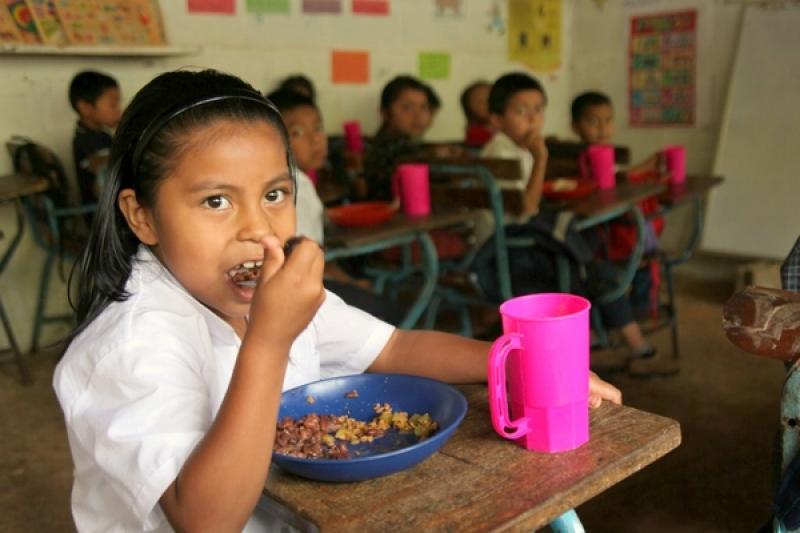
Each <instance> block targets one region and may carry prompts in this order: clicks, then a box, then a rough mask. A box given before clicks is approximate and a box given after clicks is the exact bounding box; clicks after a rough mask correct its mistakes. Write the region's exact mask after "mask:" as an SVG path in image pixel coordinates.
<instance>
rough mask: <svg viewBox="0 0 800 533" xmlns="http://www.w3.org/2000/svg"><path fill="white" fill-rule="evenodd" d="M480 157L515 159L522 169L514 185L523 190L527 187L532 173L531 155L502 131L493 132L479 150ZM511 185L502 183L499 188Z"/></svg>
mask: <svg viewBox="0 0 800 533" xmlns="http://www.w3.org/2000/svg"><path fill="white" fill-rule="evenodd" d="M481 157H498V158H501V159H516V160H518V161H519V162H520V167H521V169H522V176H521V178H522V179H520V180H519V181H518V182H514V183H516V184H517V185H516V186H517V187H519V186H521V187H522V188H523V189H524V188H525V186H526V185H528V181H530V179H531V172H533V154H532V153H531V151H530V150H528V149H527V148H523V147H521V146H519V145H518V144H517V143H515V142H514V141H512V140H511V137H509V136H508V135H506V134H505V133H503V132H502V131H498V132H495V134H494V136H492V140H490V141H489V142H488V143H486V145H485V146H484V147H483V149H482V150H481ZM513 186H514V185H512V184H511V183H503V184H501V185H500V188H501V189H502V188H510V187H513Z"/></svg>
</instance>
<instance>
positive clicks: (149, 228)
mask: <svg viewBox="0 0 800 533" xmlns="http://www.w3.org/2000/svg"><path fill="white" fill-rule="evenodd" d="M117 205H118V206H119V210H120V211H121V212H122V216H124V217H125V220H126V221H127V222H128V227H129V228H131V231H133V233H135V234H136V236H137V237H138V238H139V240H140V241H142V243H144V244H146V245H148V246H155V245H156V244H158V234H157V232H156V229H155V224H154V223H153V215H152V213H151V212H150V210H149V209H147V208H146V207H144V206H142V205H141V204H139V202H138V200H136V192H134V190H133V189H122V190H121V191H120V192H119V196H117Z"/></svg>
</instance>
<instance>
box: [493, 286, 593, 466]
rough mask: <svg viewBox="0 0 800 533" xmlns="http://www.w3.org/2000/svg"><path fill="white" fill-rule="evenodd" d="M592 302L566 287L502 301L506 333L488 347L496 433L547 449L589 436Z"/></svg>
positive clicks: (558, 448) (572, 444)
mask: <svg viewBox="0 0 800 533" xmlns="http://www.w3.org/2000/svg"><path fill="white" fill-rule="evenodd" d="M590 308H591V304H590V303H589V301H588V300H586V299H585V298H581V297H580V296H575V295H573V294H566V293H543V294H531V295H528V296H520V297H518V298H513V299H511V300H508V301H506V302H505V303H503V304H502V305H501V306H500V315H501V317H502V319H503V331H504V334H503V335H502V336H501V337H500V338H498V339H497V340H496V341H495V342H494V344H493V345H492V349H491V351H490V352H489V363H488V373H489V410H490V412H491V416H492V426H494V429H495V431H496V432H497V433H498V434H499V435H500V436H501V437H504V438H506V439H512V440H514V441H516V443H517V444H519V445H520V446H522V447H523V448H525V449H527V450H536V451H539V452H550V453H552V452H563V451H567V450H573V449H575V448H577V447H578V446H580V445H582V444H583V443H585V442H587V441H588V440H589V404H588V401H589V309H590ZM506 363H508V372H506ZM506 376H508V391H506ZM509 396H510V397H511V401H510V403H511V414H512V415H513V416H514V418H513V419H511V417H510V416H509V409H508V404H509V398H508V397H509Z"/></svg>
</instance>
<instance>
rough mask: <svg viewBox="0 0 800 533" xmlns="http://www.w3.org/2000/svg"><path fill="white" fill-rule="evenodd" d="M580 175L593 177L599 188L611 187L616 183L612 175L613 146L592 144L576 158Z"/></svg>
mask: <svg viewBox="0 0 800 533" xmlns="http://www.w3.org/2000/svg"><path fill="white" fill-rule="evenodd" d="M578 164H579V165H580V170H581V177H582V178H590V179H593V180H594V181H595V182H596V183H597V187H598V188H599V189H611V188H613V187H614V186H615V185H616V184H617V180H616V178H615V177H614V147H613V146H611V145H610V144H593V145H591V146H589V147H588V148H587V149H586V150H584V151H583V152H582V153H581V155H580V156H579V158H578Z"/></svg>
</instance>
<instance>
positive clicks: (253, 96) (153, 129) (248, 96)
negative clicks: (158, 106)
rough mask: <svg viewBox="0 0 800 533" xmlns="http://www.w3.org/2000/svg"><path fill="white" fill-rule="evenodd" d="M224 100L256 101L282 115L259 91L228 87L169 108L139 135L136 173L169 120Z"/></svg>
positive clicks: (134, 155)
mask: <svg viewBox="0 0 800 533" xmlns="http://www.w3.org/2000/svg"><path fill="white" fill-rule="evenodd" d="M223 100H247V101H250V102H255V103H257V104H261V105H263V106H264V107H266V108H268V109H270V110H272V111H274V112H275V115H276V116H277V117H280V116H281V114H280V112H279V111H278V109H277V108H276V107H275V106H274V105H273V104H272V102H270V101H269V100H267V99H266V98H264V97H263V96H261V95H260V94H259V93H257V92H255V91H251V90H248V89H228V90H227V91H226V92H225V93H224V94H216V95H214V96H209V97H206V98H203V99H201V100H195V101H194V102H192V103H190V104H186V105H184V106H183V107H179V108H178V109H176V110H174V111H173V110H169V109H168V110H167V111H165V112H164V113H162V114H161V115H159V116H157V117H156V118H155V119H153V121H152V122H150V124H148V125H147V127H146V128H145V129H144V131H143V132H142V134H141V135H140V136H139V141H138V142H137V143H136V148H135V149H134V151H133V158H132V160H131V168H132V169H133V173H134V175H135V174H136V171H137V170H138V168H139V164H140V163H141V159H142V154H143V153H144V150H145V148H147V145H149V144H150V141H152V140H153V137H155V136H156V134H157V133H158V132H159V131H161V129H162V128H163V127H164V126H166V125H167V123H168V122H170V121H171V120H172V119H174V118H175V117H177V116H178V115H182V114H183V113H185V112H186V111H189V110H191V109H194V108H196V107H200V106H202V105H206V104H211V103H214V102H221V101H223Z"/></svg>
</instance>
